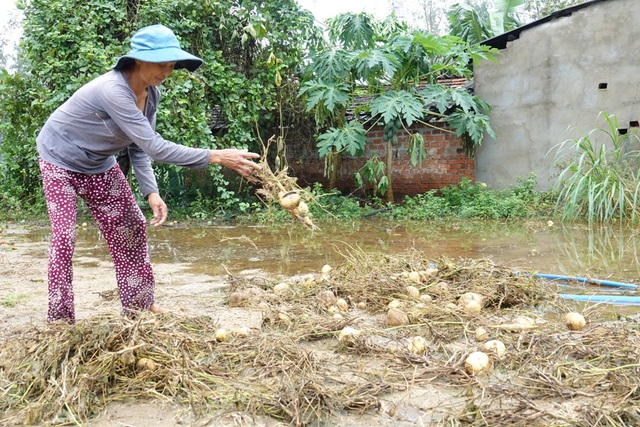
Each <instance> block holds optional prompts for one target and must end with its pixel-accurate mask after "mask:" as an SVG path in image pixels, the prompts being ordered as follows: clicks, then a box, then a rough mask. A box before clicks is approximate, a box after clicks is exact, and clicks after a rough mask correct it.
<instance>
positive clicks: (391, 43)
mask: <svg viewBox="0 0 640 427" xmlns="http://www.w3.org/2000/svg"><path fill="white" fill-rule="evenodd" d="M329 41H330V43H328V44H327V45H326V46H324V47H323V48H321V49H320V50H317V51H313V52H311V53H310V55H309V58H308V61H307V62H308V64H309V65H308V66H307V68H306V70H305V73H304V82H303V85H302V89H301V95H303V96H304V97H306V100H307V109H308V110H309V111H314V112H315V114H316V120H317V125H318V131H319V133H320V135H319V136H318V149H319V154H320V156H321V157H324V158H325V165H326V167H325V173H326V174H327V176H329V177H330V186H332V185H335V179H333V178H331V177H332V176H334V175H335V171H336V165H337V161H336V158H338V157H339V156H340V154H341V153H343V152H348V153H350V154H351V155H361V154H363V153H364V152H365V146H366V141H367V136H366V135H367V132H369V131H370V130H371V129H372V128H373V127H374V126H377V125H380V126H383V127H384V140H385V141H386V143H387V144H386V153H385V156H384V160H383V159H381V158H380V157H378V156H377V155H375V156H372V157H371V158H370V159H368V161H367V162H366V163H365V166H364V167H363V169H362V170H361V171H360V172H359V173H358V174H356V180H357V181H358V183H359V184H362V183H363V177H364V178H367V179H368V180H369V181H370V182H372V183H373V184H374V185H375V187H376V189H377V191H378V192H379V194H381V195H383V196H384V199H385V200H387V201H392V200H393V183H392V179H391V176H392V170H393V156H392V155H391V153H392V150H393V147H394V146H395V145H396V144H397V143H398V133H399V132H404V133H407V134H408V135H409V146H408V150H409V154H410V157H411V159H412V162H413V163H414V165H419V164H420V163H421V162H422V160H424V159H425V157H426V153H425V150H424V141H423V139H422V136H421V135H420V134H417V133H416V134H412V133H411V131H410V130H409V128H410V127H411V125H412V124H413V123H416V122H421V123H424V124H426V125H428V126H430V123H429V117H430V116H431V117H432V116H437V117H438V118H439V119H440V120H443V121H445V122H446V123H448V125H449V127H450V128H451V129H452V131H453V132H456V133H457V134H458V135H459V136H461V137H463V141H464V147H465V150H466V152H467V153H468V154H469V155H472V154H473V152H474V150H475V147H476V146H477V145H479V144H481V143H482V138H483V134H484V132H485V131H487V132H489V134H492V132H493V131H492V130H491V127H490V125H489V121H488V117H487V115H486V113H487V111H488V108H489V106H488V105H487V104H486V103H485V102H483V101H482V100H480V99H478V98H477V97H475V96H473V95H471V94H469V93H468V92H466V91H464V90H463V89H458V88H448V87H445V86H443V85H441V84H440V81H441V80H440V79H442V78H443V77H453V76H455V77H467V78H470V77H471V72H472V71H471V67H470V64H472V63H473V61H475V60H477V59H480V58H484V59H492V57H493V56H492V51H491V49H490V48H488V47H485V46H480V45H473V46H470V45H469V44H467V43H466V42H464V41H462V40H461V39H460V38H458V37H453V36H434V35H432V34H429V33H426V32H422V31H417V30H411V29H409V28H408V27H407V26H406V25H404V24H403V23H401V22H398V21H396V20H395V18H393V17H391V18H389V19H387V20H386V21H384V22H378V21H375V20H374V19H373V17H371V16H370V15H368V14H366V13H361V14H342V15H338V16H337V17H336V18H334V19H332V20H331V21H330V23H329ZM363 95H366V96H365V97H363ZM356 98H359V99H360V100H362V99H367V100H369V101H368V102H366V103H365V104H364V105H360V106H358V107H357V108H355V110H354V113H353V114H352V119H351V121H349V122H346V119H345V117H346V114H345V113H346V111H347V109H349V108H350V107H351V106H352V105H354V100H355V99H356ZM432 106H435V107H432ZM361 113H367V114H361ZM332 174H334V175H332Z"/></svg>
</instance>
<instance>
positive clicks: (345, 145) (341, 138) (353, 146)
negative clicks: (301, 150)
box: [317, 121, 367, 158]
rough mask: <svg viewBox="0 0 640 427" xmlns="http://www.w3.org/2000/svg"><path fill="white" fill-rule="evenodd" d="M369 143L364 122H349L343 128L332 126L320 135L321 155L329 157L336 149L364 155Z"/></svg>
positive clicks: (354, 154) (353, 154) (319, 146)
mask: <svg viewBox="0 0 640 427" xmlns="http://www.w3.org/2000/svg"><path fill="white" fill-rule="evenodd" d="M366 143H367V137H366V136H365V129H364V127H363V126H362V123H358V122H355V121H352V122H348V123H347V124H346V125H345V126H344V127H342V128H333V127H332V128H330V129H329V130H328V131H326V132H325V133H323V134H322V135H320V136H319V137H318V144H317V147H318V153H319V154H320V157H321V158H322V157H327V156H328V155H329V153H331V152H332V151H333V150H334V149H335V150H336V151H338V152H342V151H346V152H347V153H349V154H351V155H352V156H362V155H363V154H364V147H365V144H366Z"/></svg>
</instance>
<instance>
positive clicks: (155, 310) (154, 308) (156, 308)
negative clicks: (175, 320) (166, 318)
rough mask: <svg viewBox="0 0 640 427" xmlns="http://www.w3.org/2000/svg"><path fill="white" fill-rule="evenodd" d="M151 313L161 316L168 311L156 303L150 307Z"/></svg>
mask: <svg viewBox="0 0 640 427" xmlns="http://www.w3.org/2000/svg"><path fill="white" fill-rule="evenodd" d="M149 311H150V312H152V313H153V314H160V313H166V312H167V310H165V309H164V308H162V307H160V306H159V305H158V304H156V303H153V305H152V306H151V307H149Z"/></svg>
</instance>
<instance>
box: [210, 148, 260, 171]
mask: <svg viewBox="0 0 640 427" xmlns="http://www.w3.org/2000/svg"><path fill="white" fill-rule="evenodd" d="M259 157H260V155H259V154H257V153H251V152H249V151H247V150H239V149H237V148H227V149H224V150H211V154H210V155H209V163H214V164H216V165H220V166H224V167H225V168H229V169H231V170H234V171H236V172H238V173H239V174H240V175H242V176H248V175H251V174H252V173H254V172H255V171H257V170H259V169H260V165H259V164H257V163H256V162H254V161H252V160H251V159H257V158H259Z"/></svg>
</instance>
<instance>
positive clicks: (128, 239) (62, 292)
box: [39, 159, 155, 323]
mask: <svg viewBox="0 0 640 427" xmlns="http://www.w3.org/2000/svg"><path fill="white" fill-rule="evenodd" d="M39 162H40V171H41V173H42V183H43V187H44V195H45V199H46V201H47V210H48V213H49V220H50V222H51V247H50V251H49V271H48V281H49V311H48V313H47V320H48V321H49V322H53V321H58V320H62V321H67V322H69V323H75V311H74V294H73V285H72V279H73V266H72V262H71V258H72V257H73V252H74V249H75V243H76V237H77V234H76V217H77V212H78V197H81V198H82V199H83V200H84V202H85V204H86V205H87V207H88V208H89V209H90V210H91V213H92V214H93V218H94V219H95V221H96V223H97V225H98V228H99V229H100V232H101V233H102V235H103V236H104V238H105V240H106V242H107V245H108V247H109V252H110V253H111V258H112V259H113V263H114V266H115V270H116V281H117V284H118V292H119V294H120V301H121V303H122V307H123V311H124V314H125V315H130V314H133V313H134V312H136V311H139V310H146V309H149V307H151V306H152V305H153V303H154V289H155V280H154V277H153V270H152V269H151V262H150V260H149V251H148V246H147V234H146V221H145V218H144V215H143V214H142V211H140V208H139V207H138V205H137V203H136V201H135V198H134V196H133V193H132V192H131V188H130V187H129V184H128V182H127V180H126V178H125V176H124V174H123V173H122V171H121V170H120V168H119V167H118V166H117V165H116V166H114V167H113V168H111V169H110V170H108V171H106V172H104V173H101V174H95V175H88V174H83V173H77V172H70V171H67V170H65V169H62V168H60V167H58V166H54V165H52V164H51V163H48V162H46V161H44V160H42V159H40V160H39Z"/></svg>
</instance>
